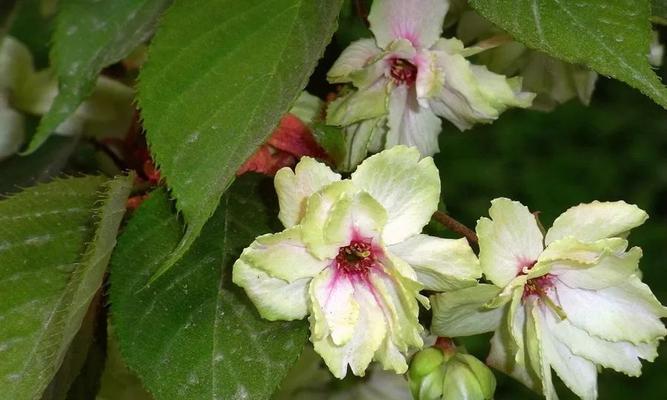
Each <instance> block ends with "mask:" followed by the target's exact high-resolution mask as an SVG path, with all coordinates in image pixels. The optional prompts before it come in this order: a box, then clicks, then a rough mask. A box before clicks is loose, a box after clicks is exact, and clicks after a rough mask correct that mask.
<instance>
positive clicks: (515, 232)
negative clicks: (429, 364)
mask: <svg viewBox="0 0 667 400" xmlns="http://www.w3.org/2000/svg"><path fill="white" fill-rule="evenodd" d="M489 214H490V216H491V219H488V218H482V219H480V220H479V222H478V223H477V234H478V236H479V247H480V252H479V260H480V264H481V267H482V271H483V272H484V275H485V277H486V279H488V280H489V281H490V282H491V284H480V285H478V286H475V287H471V288H465V289H462V290H457V291H452V292H450V293H445V294H440V295H436V296H433V297H432V298H431V301H432V303H433V308H434V320H433V325H432V327H431V329H432V330H433V332H435V333H437V334H439V335H446V336H465V335H472V334H477V333H481V332H487V331H495V335H494V336H493V339H492V340H491V354H490V355H489V358H488V360H487V362H488V363H489V364H490V365H491V366H493V367H495V368H498V369H499V370H501V371H504V372H506V373H508V374H510V375H512V376H514V377H515V378H517V379H519V380H520V381H522V382H523V383H524V384H526V385H527V386H529V387H531V388H532V389H534V390H538V391H540V390H541V391H542V392H543V393H544V395H545V396H546V397H547V398H548V399H555V398H557V396H556V393H555V389H554V387H553V384H552V376H551V370H552V369H553V370H554V371H555V372H556V374H558V376H559V377H560V378H561V380H562V381H563V382H564V383H565V384H566V385H567V386H568V387H569V388H570V389H571V390H572V391H573V392H574V393H575V394H577V395H578V396H579V397H581V398H583V399H595V398H597V372H598V367H600V366H601V367H607V368H612V369H614V370H616V371H619V372H623V373H625V374H627V375H630V376H639V375H640V374H641V362H640V359H645V360H649V361H653V359H655V357H656V356H657V350H656V349H657V346H658V341H659V340H661V339H662V338H663V337H664V336H665V334H666V333H667V331H666V330H665V327H664V325H663V324H662V322H661V321H660V318H661V317H665V316H667V312H666V309H665V308H664V307H663V306H662V305H661V304H660V302H658V300H657V299H656V298H655V296H654V295H653V293H651V290H650V289H649V287H648V286H646V285H645V284H644V283H642V282H641V280H640V272H639V270H638V265H639V259H640V257H641V255H642V252H641V249H640V248H638V247H633V248H631V249H627V247H628V242H627V240H626V239H625V237H626V236H627V234H628V232H629V231H630V230H631V229H632V228H634V227H637V226H639V225H641V224H642V223H643V222H644V221H645V220H646V218H647V215H646V213H645V212H644V211H642V210H641V209H639V208H638V207H636V206H633V205H628V204H626V203H624V202H610V203H601V202H593V203H590V204H582V205H579V206H576V207H573V208H570V209H569V210H567V211H566V212H565V213H563V214H562V215H561V216H560V217H558V219H556V221H555V222H554V224H553V226H552V227H551V229H549V231H548V232H547V233H546V235H543V234H542V232H541V231H540V228H539V226H538V224H537V222H536V220H535V218H534V216H533V215H532V214H531V213H530V212H529V211H528V209H527V208H526V207H525V206H523V205H521V204H520V203H518V202H513V201H510V200H508V199H496V200H494V201H493V202H492V206H491V209H490V210H489Z"/></svg>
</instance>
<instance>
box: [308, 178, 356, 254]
mask: <svg viewBox="0 0 667 400" xmlns="http://www.w3.org/2000/svg"><path fill="white" fill-rule="evenodd" d="M358 192H359V188H357V187H356V186H355V185H354V184H353V183H352V182H351V181H350V180H342V181H337V182H333V183H331V184H329V185H327V186H325V187H324V188H323V189H322V190H320V191H319V192H317V193H315V194H313V195H311V196H310V197H309V198H308V200H307V202H306V211H305V213H304V215H303V218H302V219H301V221H300V224H299V225H300V226H301V229H302V233H301V239H302V240H303V242H304V243H305V244H306V246H307V247H308V250H309V251H310V252H311V253H312V254H313V255H315V257H317V258H319V259H320V260H324V259H332V258H334V257H335V256H336V254H337V253H338V248H339V246H338V245H339V243H334V244H331V243H328V242H327V241H326V240H325V236H324V229H323V227H324V226H325V224H326V223H327V220H328V219H329V218H330V217H331V212H332V210H333V207H334V206H335V205H336V203H337V202H339V201H341V200H343V199H349V198H351V197H353V196H354V195H355V194H356V193H358ZM348 201H349V200H348Z"/></svg>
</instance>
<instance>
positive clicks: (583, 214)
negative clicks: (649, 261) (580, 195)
mask: <svg viewBox="0 0 667 400" xmlns="http://www.w3.org/2000/svg"><path fill="white" fill-rule="evenodd" d="M647 218H648V214H646V212H645V211H644V210H642V209H640V208H639V207H637V206H636V205H634V204H628V203H626V202H624V201H615V202H599V201H594V202H592V203H588V204H580V205H578V206H574V207H572V208H570V209H568V210H567V211H565V212H564V213H562V214H561V215H560V216H559V217H558V218H556V220H555V221H554V223H553V226H552V227H551V229H549V231H548V232H547V234H546V236H545V243H546V244H547V245H548V244H550V243H551V242H553V241H555V240H558V239H562V238H564V237H566V236H574V237H575V238H577V239H579V240H581V241H583V242H594V241H596V240H598V239H604V238H609V237H613V236H620V237H625V236H626V234H627V233H628V232H629V231H630V230H631V229H632V228H635V227H637V226H639V225H641V224H643V223H644V221H646V219H647Z"/></svg>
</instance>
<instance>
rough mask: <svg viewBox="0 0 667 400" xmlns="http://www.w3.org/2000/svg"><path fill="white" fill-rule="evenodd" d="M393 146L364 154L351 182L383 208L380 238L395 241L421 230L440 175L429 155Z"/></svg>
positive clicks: (435, 201) (433, 206) (436, 193)
mask: <svg viewBox="0 0 667 400" xmlns="http://www.w3.org/2000/svg"><path fill="white" fill-rule="evenodd" d="M419 157H420V156H419V152H418V151H417V150H416V149H413V148H408V147H404V146H397V147H394V148H392V149H389V150H386V151H383V152H381V153H379V154H376V155H374V156H371V157H369V158H367V159H366V160H365V161H364V162H363V163H362V164H361V165H359V167H358V168H357V170H356V171H355V172H354V173H353V174H352V178H351V179H352V181H353V182H354V184H355V185H356V186H357V187H359V188H361V189H363V190H365V191H366V192H368V193H369V194H370V195H371V196H373V198H374V199H375V200H377V201H378V202H379V203H380V204H382V206H383V207H384V208H385V210H387V214H388V220H387V225H386V226H385V228H384V233H383V236H382V237H383V239H384V241H385V243H386V244H387V245H392V244H395V243H398V242H400V241H402V240H405V239H406V238H408V237H410V236H413V235H416V234H418V233H420V232H421V230H422V228H423V227H424V226H425V225H426V224H427V223H428V221H429V220H430V219H431V215H433V213H434V212H435V210H436V209H437V206H438V201H439V198H440V177H439V175H438V169H437V168H436V167H435V164H434V163H433V159H432V158H430V157H427V158H424V159H422V160H421V161H420V160H419Z"/></svg>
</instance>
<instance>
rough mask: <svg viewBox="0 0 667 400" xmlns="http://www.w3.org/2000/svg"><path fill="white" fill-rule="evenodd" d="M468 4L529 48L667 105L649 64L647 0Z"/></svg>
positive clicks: (665, 94)
mask: <svg viewBox="0 0 667 400" xmlns="http://www.w3.org/2000/svg"><path fill="white" fill-rule="evenodd" d="M470 4H471V5H472V6H473V7H474V8H475V9H476V10H477V11H479V13H480V14H482V15H483V16H484V17H486V18H487V19H489V20H490V21H491V22H493V23H495V24H496V25H498V26H499V27H501V28H503V29H505V30H506V31H508V32H509V33H510V34H511V35H512V36H514V37H515V38H516V39H517V40H518V41H520V42H522V43H524V44H526V45H527V46H529V47H532V48H534V49H537V50H541V51H544V52H546V53H548V54H550V55H552V56H554V57H556V58H560V59H563V60H565V61H568V62H571V63H579V64H585V65H587V66H588V67H590V68H592V69H594V70H595V71H597V72H599V73H601V74H603V75H608V76H611V77H613V78H616V79H618V80H620V81H623V82H625V83H627V84H628V85H630V86H633V87H634V88H636V89H639V90H640V91H641V92H642V93H644V94H645V95H647V96H649V97H650V98H652V99H653V100H654V101H655V102H656V103H658V104H660V105H661V106H663V107H667V89H666V88H665V87H664V86H663V85H662V83H661V81H660V79H659V78H658V76H657V75H656V74H655V73H654V72H653V70H652V69H651V66H650V65H649V63H648V53H649V47H650V43H651V24H650V22H649V17H650V13H651V6H650V3H649V0H618V1H614V2H610V1H608V0H539V1H538V0H531V1H520V2H506V1H495V0H471V1H470Z"/></svg>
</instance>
